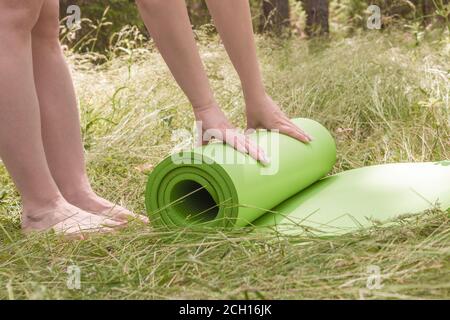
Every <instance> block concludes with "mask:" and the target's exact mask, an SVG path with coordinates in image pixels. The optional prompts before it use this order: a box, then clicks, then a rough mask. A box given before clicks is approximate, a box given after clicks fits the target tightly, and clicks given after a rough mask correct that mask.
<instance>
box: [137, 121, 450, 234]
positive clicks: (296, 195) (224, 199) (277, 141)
mask: <svg viewBox="0 0 450 320" xmlns="http://www.w3.org/2000/svg"><path fill="white" fill-rule="evenodd" d="M293 121H294V123H295V124H297V125H298V126H299V127H301V128H302V129H304V130H305V131H307V132H308V133H309V134H311V135H312V136H313V137H314V141H313V142H311V143H309V144H303V143H301V142H299V141H297V140H295V139H293V138H290V137H288V136H285V135H282V134H278V133H276V132H267V131H258V132H256V133H254V134H252V135H250V137H251V139H252V140H254V141H255V142H256V143H258V144H259V145H260V146H261V147H263V148H264V149H265V151H266V154H268V156H269V157H270V158H271V164H270V165H269V166H267V167H265V166H263V165H261V164H260V163H257V162H256V161H254V160H253V159H251V158H250V157H249V156H248V155H244V154H241V153H239V152H237V151H235V150H234V149H233V148H231V147H229V146H227V145H224V144H221V143H213V144H209V145H207V146H204V147H200V148H196V149H194V150H192V151H187V152H182V153H178V154H175V155H173V156H170V157H168V158H166V159H165V160H163V161H162V162H161V163H160V164H159V165H158V166H157V167H156V168H155V169H154V171H153V172H152V173H151V174H150V176H149V180H148V183H147V190H146V207H147V211H148V213H149V216H150V218H151V220H152V222H153V224H156V225H164V226H167V227H170V228H173V227H177V226H178V227H186V226H190V227H194V226H202V227H205V226H207V227H213V228H236V227H243V226H248V225H253V226H261V227H267V226H270V227H273V226H275V228H276V230H277V231H279V232H284V233H292V232H299V231H300V232H304V231H305V230H307V231H308V232H309V231H311V230H314V232H317V233H322V234H337V233H342V232H348V231H351V230H354V229H355V228H357V227H361V226H367V225H368V222H367V221H369V220H367V219H366V220H364V219H365V218H366V217H367V218H374V219H378V218H379V219H381V220H385V219H388V218H392V217H395V216H396V215H398V214H400V213H411V212H413V211H414V212H416V211H417V210H422V209H426V208H428V207H430V206H431V204H429V206H426V205H425V204H424V203H422V202H421V203H420V205H419V203H418V202H414V201H408V199H409V197H414V196H413V195H412V193H408V192H407V191H408V190H409V189H410V188H413V189H414V188H415V187H416V186H417V185H418V186H421V185H427V186H431V188H426V190H427V192H426V193H425V194H423V196H424V197H425V198H426V199H427V200H428V201H429V202H426V203H434V202H436V200H443V205H446V204H448V203H449V202H450V192H449V189H448V186H447V184H448V183H447V184H445V183H444V181H449V174H450V166H445V165H434V164H418V165H417V166H414V165H401V168H403V169H404V170H384V169H383V166H380V167H369V168H363V169H358V170H359V171H358V170H352V171H348V172H345V173H341V174H339V175H335V176H332V177H328V178H325V179H322V178H323V177H324V176H326V175H327V174H328V173H329V172H330V171H331V169H332V167H333V165H334V163H335V159H336V147H335V143H334V140H333V138H332V136H331V135H330V133H329V132H328V131H327V130H326V129H325V128H324V127H323V126H322V125H320V124H319V123H317V122H315V121H313V120H310V119H294V120H293ZM398 168H400V167H398ZM416 169H417V172H420V174H415V172H416ZM428 171H429V172H431V173H432V174H431V175H430V174H428ZM383 172H385V173H384V174H383ZM400 172H403V175H401V176H399V175H397V177H398V179H395V178H393V177H394V176H393V175H392V173H398V174H399V173H400ZM378 174H381V179H380V181H377V183H375V181H376V179H373V176H374V175H378ZM404 176H409V177H410V179H409V180H405V179H404ZM366 177H367V178H366ZM370 177H372V179H369V178H370ZM438 178H439V179H438ZM445 179H447V180H445ZM400 180H401V181H402V182H404V184H402V185H398V181H400ZM364 181H366V182H364ZM408 181H409V184H408V183H407V182H408ZM393 182H395V183H393ZM382 190H384V191H382ZM416 191H417V190H416ZM421 191H422V189H420V190H418V192H417V193H418V194H420V192H421ZM422 193H423V192H422ZM399 195H400V196H399ZM414 195H415V196H417V195H416V193H414ZM404 201H406V202H409V203H408V204H405V203H404ZM380 203H384V205H380ZM402 204H404V205H403V206H402ZM449 206H450V205H449ZM372 209H373V210H372ZM342 215H344V216H346V217H352V216H354V217H355V218H354V219H353V218H348V219H344V218H341V216H342ZM360 220H361V221H360ZM356 221H358V222H356ZM263 229H267V228H263Z"/></svg>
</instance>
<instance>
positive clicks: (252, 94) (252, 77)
mask: <svg viewBox="0 0 450 320" xmlns="http://www.w3.org/2000/svg"><path fill="white" fill-rule="evenodd" d="M206 2H207V4H208V8H209V11H210V12H211V15H212V17H213V19H214V23H215V25H216V27H217V30H218V31H219V34H220V36H221V38H222V41H223V43H224V45H225V48H226V50H227V52H228V55H229V56H230V59H231V61H232V62H233V65H234V67H235V68H236V71H237V73H238V74H239V77H240V79H241V82H242V89H243V91H244V97H245V102H246V113H247V123H248V127H249V128H252V129H256V128H266V129H272V130H273V129H278V130H280V132H281V133H285V134H287V135H290V136H292V137H294V138H297V139H298V140H300V141H303V142H308V141H310V140H311V138H310V136H308V134H306V133H305V132H303V131H302V130H301V129H299V128H297V126H295V125H294V124H293V123H292V122H291V121H290V120H289V118H288V117H287V116H286V115H285V114H284V113H283V112H282V111H281V110H280V108H279V107H278V105H277V104H276V103H275V102H274V101H273V100H272V99H271V98H270V97H269V96H268V95H267V94H266V90H265V88H264V85H263V81H262V76H261V71H260V66H259V63H258V59H257V55H256V45H255V41H254V36H253V26H252V20H251V14H250V6H249V1H248V0H226V1H224V0H206Z"/></svg>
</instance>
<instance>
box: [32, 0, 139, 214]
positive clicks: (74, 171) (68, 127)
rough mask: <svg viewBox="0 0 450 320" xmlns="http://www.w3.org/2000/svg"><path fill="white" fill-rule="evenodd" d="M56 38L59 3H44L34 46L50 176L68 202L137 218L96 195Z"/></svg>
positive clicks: (74, 104) (76, 111) (88, 209)
mask: <svg viewBox="0 0 450 320" xmlns="http://www.w3.org/2000/svg"><path fill="white" fill-rule="evenodd" d="M58 37H59V1H58V0H45V1H44V4H43V7H42V10H41V15H40V17H39V20H38V21H37V23H36V25H35V27H34V28H33V30H32V47H33V66H34V78H35V83H36V89H37V94H38V98H39V105H40V110H41V122H42V138H43V142H44V148H45V154H46V158H47V162H48V165H49V168H50V170H51V173H52V176H53V178H54V180H55V181H56V184H57V185H58V188H59V190H60V191H61V193H62V194H63V196H64V198H65V199H67V200H68V201H69V202H70V203H71V204H73V205H76V206H77V207H79V208H81V209H83V210H86V211H88V212H92V213H95V214H100V215H105V216H108V217H111V218H115V219H118V220H126V219H129V218H133V217H137V215H134V214H132V213H131V212H130V211H128V210H126V209H124V208H122V207H120V206H117V205H114V204H112V203H111V202H109V201H107V200H105V199H103V198H101V197H99V196H97V195H96V194H95V192H94V191H93V190H92V188H91V185H90V183H89V179H88V177H87V173H86V169H85V159H84V150H83V147H82V143H81V133H80V123H79V115H78V109H77V102H76V97H75V92H74V88H73V84H72V79H71V76H70V73H69V70H68V67H67V64H66V62H65V60H64V56H63V53H62V51H61V47H60V43H59V39H58ZM140 218H141V219H142V220H143V221H147V218H146V217H144V216H140Z"/></svg>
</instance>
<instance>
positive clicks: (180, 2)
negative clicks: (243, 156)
mask: <svg viewBox="0 0 450 320" xmlns="http://www.w3.org/2000/svg"><path fill="white" fill-rule="evenodd" d="M136 2H137V5H138V7H139V11H140V13H141V16H142V18H143V19H144V22H145V24H146V26H147V28H148V30H149V33H150V34H151V36H152V38H153V40H154V41H155V43H156V45H157V47H158V49H159V51H160V52H161V54H162V56H163V58H164V60H165V61H166V63H167V65H168V66H169V68H170V70H171V72H172V74H173V76H174V77H175V79H176V81H177V82H178V84H179V85H180V87H181V88H182V89H183V91H184V92H185V94H186V95H187V97H188V99H189V101H190V102H191V104H192V106H193V109H194V114H195V118H196V120H197V121H201V123H202V130H203V132H205V131H207V130H210V129H213V130H214V132H217V131H220V132H221V137H216V138H220V139H221V140H224V141H225V142H226V143H228V144H230V145H232V146H233V147H235V148H236V149H238V150H240V151H242V152H246V153H249V154H250V156H252V157H253V158H255V159H257V160H260V161H261V162H264V163H267V162H268V159H267V158H266V156H265V155H264V152H263V151H262V150H259V149H258V147H257V146H255V145H253V144H251V143H250V142H249V141H248V139H246V137H245V136H244V135H242V134H239V133H238V132H237V131H236V130H232V129H233V127H232V125H231V124H230V123H229V122H228V120H227V118H226V117H225V115H224V113H223V112H222V110H221V109H220V107H219V105H218V104H217V102H216V100H215V99H214V95H213V93H212V90H211V87H210V85H209V82H208V79H207V76H206V73H205V70H204V68H203V64H202V61H201V59H200V55H199V53H198V50H197V47H196V44H195V40H194V35H193V32H192V30H191V24H190V21H189V16H188V12H187V8H186V5H185V0H170V1H168V0H136ZM206 3H207V5H208V9H209V11H210V13H211V15H212V17H213V20H214V23H215V25H216V28H217V30H218V32H219V34H220V37H221V39H222V41H223V43H224V45H225V48H226V50H227V52H228V55H229V57H230V59H231V61H232V63H233V65H234V67H235V69H236V71H237V73H238V75H239V78H240V80H241V83H242V89H243V93H244V98H245V107H246V108H245V111H246V115H247V129H258V128H263V129H270V130H279V132H281V133H284V134H287V135H289V136H291V137H293V138H296V139H298V140H300V141H302V142H309V141H311V137H310V136H309V135H308V134H306V133H305V132H303V131H302V130H301V129H299V128H298V127H297V126H295V125H294V124H293V123H292V122H291V121H290V120H289V118H287V117H286V116H285V115H284V113H283V112H282V111H281V110H280V108H279V107H278V105H277V104H276V103H275V102H274V101H273V100H272V99H271V98H270V97H269V96H268V95H267V93H266V90H265V88H264V85H263V82H262V76H261V72H260V68H259V64H258V60H257V56H256V46H255V42H254V38H253V26H252V20H251V14H250V4H249V1H248V0H206ZM227 129H228V130H227ZM226 130H227V133H225V131H226ZM206 142H207V141H204V143H206Z"/></svg>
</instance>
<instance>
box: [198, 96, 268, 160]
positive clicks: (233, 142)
mask: <svg viewBox="0 0 450 320" xmlns="http://www.w3.org/2000/svg"><path fill="white" fill-rule="evenodd" d="M194 114H195V119H196V121H197V122H198V124H199V125H201V128H198V129H199V130H198V131H199V132H201V140H200V139H199V141H198V142H197V145H206V144H208V142H209V141H210V140H211V139H212V138H215V139H218V140H221V141H223V142H225V143H227V144H228V145H230V146H232V147H233V148H235V149H236V150H237V151H239V152H242V153H244V154H248V155H250V156H251V157H252V158H253V159H255V160H257V161H260V162H261V163H263V164H268V163H269V160H268V159H267V157H266V155H265V153H264V151H263V150H262V149H261V148H259V147H258V146H257V145H256V144H255V143H253V142H252V141H251V140H250V139H249V138H248V137H247V136H246V135H245V134H242V133H239V132H238V131H237V130H236V129H235V128H234V127H233V126H232V125H231V124H230V122H229V121H228V119H227V118H226V116H225V114H224V113H223V111H222V110H221V109H220V107H219V106H218V105H217V103H215V102H214V103H212V104H209V105H206V106H202V107H195V108H194Z"/></svg>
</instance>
